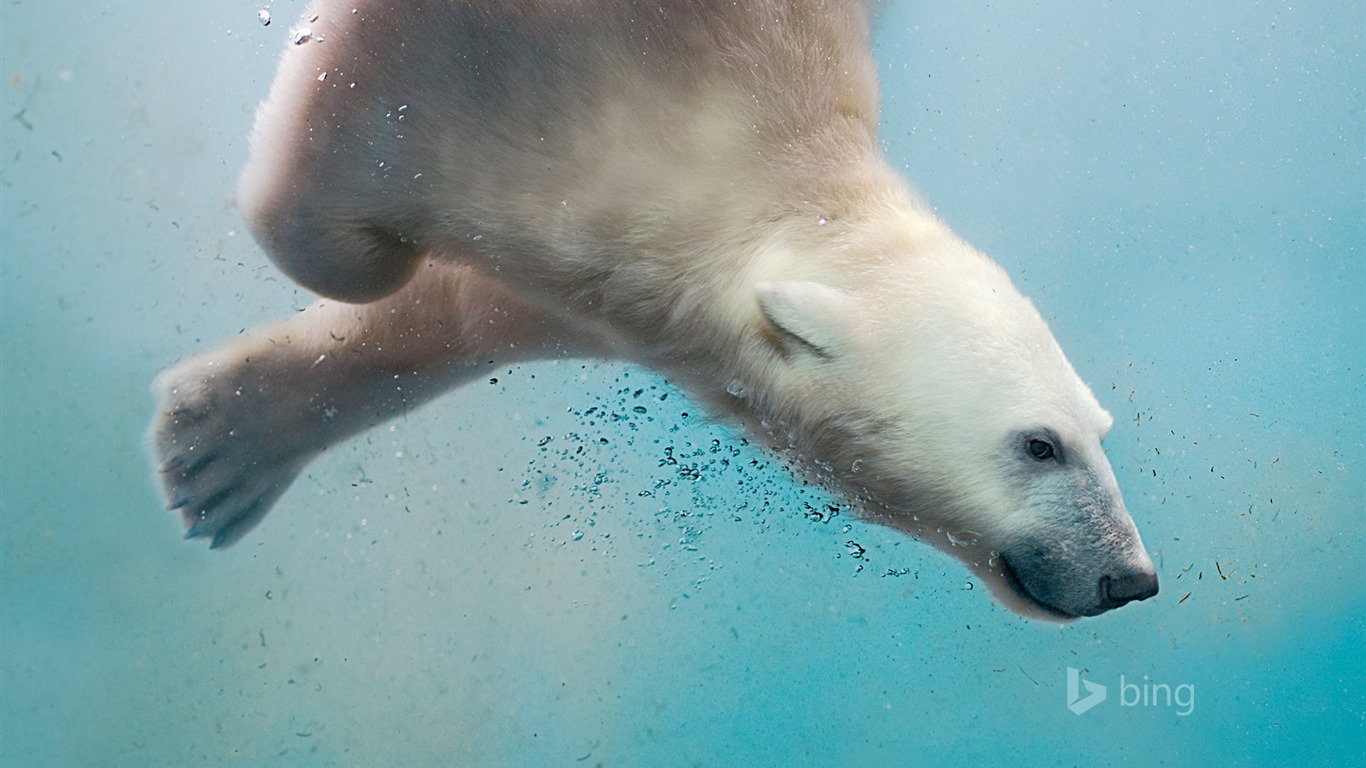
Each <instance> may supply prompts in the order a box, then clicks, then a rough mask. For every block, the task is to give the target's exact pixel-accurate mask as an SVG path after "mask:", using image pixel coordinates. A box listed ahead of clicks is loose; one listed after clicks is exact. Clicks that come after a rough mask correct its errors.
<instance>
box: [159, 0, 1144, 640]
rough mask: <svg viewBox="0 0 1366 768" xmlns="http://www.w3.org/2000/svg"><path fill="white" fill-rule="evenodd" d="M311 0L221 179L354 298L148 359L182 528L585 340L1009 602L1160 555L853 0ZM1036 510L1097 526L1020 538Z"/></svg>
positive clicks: (211, 533) (270, 495) (257, 217)
mask: <svg viewBox="0 0 1366 768" xmlns="http://www.w3.org/2000/svg"><path fill="white" fill-rule="evenodd" d="M353 9H354V12H353ZM307 13H308V15H310V16H312V15H316V16H317V17H318V19H317V20H316V21H315V22H312V24H311V28H312V30H313V33H314V36H315V38H317V37H322V38H323V39H324V40H325V42H309V43H305V44H303V45H298V46H291V47H290V48H289V50H288V51H287V53H286V56H285V58H284V61H283V63H282V64H281V67H280V72H279V75H278V77H277V80H276V83H275V85H274V87H273V88H272V89H271V93H270V98H269V99H268V100H267V102H266V103H265V104H264V105H263V106H262V108H261V110H260V113H259V116H258V120H257V125H256V129H255V132H254V135H253V141H252V158H251V161H250V163H249V164H248V166H247V169H246V171H245V172H244V174H243V177H242V183H241V186H240V188H239V200H240V203H241V207H242V210H243V212H244V214H245V215H246V217H247V220H248V222H249V224H250V225H251V227H252V229H253V232H254V233H255V234H256V235H257V237H258V239H259V240H260V241H261V243H262V244H263V246H264V247H266V249H267V250H268V251H269V252H270V253H271V255H272V257H273V258H274V259H275V260H276V262H277V263H278V264H279V265H280V266H281V268H282V269H284V271H285V272H287V273H288V274H290V275H291V276H293V277H294V278H296V279H297V280H299V281H300V282H301V283H302V284H303V285H305V286H306V287H309V288H312V289H314V290H317V291H319V292H320V293H322V294H324V295H328V296H332V297H334V298H337V299H341V300H345V301H355V302H361V304H360V305H356V306H350V305H345V304H339V303H337V302H334V301H329V300H323V301H322V302H319V304H318V305H316V306H315V307H313V308H310V309H309V310H308V311H306V312H304V313H302V314H301V315H299V316H297V317H295V318H291V319H290V320H287V321H285V322H284V323H281V324H279V325H276V326H272V327H270V328H266V329H260V330H257V331H254V332H253V333H252V334H249V335H248V337H247V338H245V339H242V340H238V341H235V342H233V343H230V344H228V345H226V346H224V347H222V348H219V349H218V350H214V351H211V352H209V353H207V354H206V355H205V356H202V357H199V358H195V359H192V360H189V361H187V362H184V363H181V364H180V365H179V366H177V367H175V368H173V369H171V370H170V371H168V372H166V373H164V374H163V375H162V376H161V377H160V378H159V379H158V383H157V389H158V392H159V394H160V397H161V399H162V403H163V405H162V416H161V417H160V418H159V419H158V420H157V422H156V423H155V424H154V425H153V431H152V440H153V443H154V449H155V451H156V452H157V454H158V456H159V458H160V461H161V463H162V469H163V471H162V478H163V484H164V486H165V488H166V492H167V495H168V499H169V501H170V503H171V506H172V507H173V508H176V509H179V510H181V512H182V514H183V515H184V516H185V518H186V520H187V523H188V525H189V526H190V535H192V536H206V537H209V538H211V539H212V540H213V543H214V544H215V545H221V544H228V543H231V542H232V541H234V540H235V539H237V538H238V537H240V536H241V535H242V534H243V533H245V532H246V530H247V529H249V528H250V527H251V526H252V525H254V524H255V523H256V522H257V521H258V520H259V519H260V517H261V516H262V515H264V514H265V512H266V510H268V509H269V507H270V505H271V504H272V503H273V502H274V501H275V499H276V498H278V496H279V494H280V493H281V492H282V491H283V490H284V488H286V487H287V486H288V484H289V482H290V481H291V480H292V479H293V477H294V475H295V474H296V473H297V472H298V470H299V469H300V468H301V467H302V466H303V465H304V464H305V463H306V462H307V461H308V460H309V459H310V458H311V457H312V456H313V455H315V454H316V453H317V452H318V451H320V450H322V449H323V448H324V447H326V446H327V445H329V444H332V443H334V442H336V441H338V440H341V439H344V438H345V437H348V436H350V435H352V434H355V433H356V432H359V431H361V430H362V429H364V428H366V427H368V426H370V425H372V424H374V423H377V422H379V421H381V420H383V419H385V418H388V417H390V416H392V415H394V414H396V413H398V412H401V411H402V410H404V409H407V408H411V407H413V406H414V405H417V404H419V403H421V402H425V401H426V400H428V399H430V398H431V397H434V396H435V395H436V394H439V393H440V392H442V391H444V390H446V389H449V388H450V387H453V386H456V385H458V384H459V383H461V382H462V381H464V380H467V379H468V378H470V377H471V376H473V375H475V374H476V372H477V368H478V365H479V364H480V361H484V360H486V359H492V358H494V357H497V358H499V359H500V361H506V360H508V359H531V358H536V357H547V356H555V355H565V354H593V355H600V356H610V357H622V358H627V359H632V360H636V361H639V362H642V363H644V364H646V365H650V366H653V367H655V368H657V369H658V370H660V371H662V372H663V373H665V374H666V375H668V376H669V377H671V378H673V379H675V380H676V381H678V382H679V383H681V384H682V385H683V386H685V387H686V388H687V389H688V390H689V392H691V393H692V394H693V395H694V396H696V397H697V398H699V399H701V400H703V401H705V402H707V403H709V404H710V405H711V406H713V407H714V408H715V409H716V410H717V411H719V412H720V413H723V414H728V415H730V416H731V417H733V418H735V419H737V420H739V421H741V422H743V423H745V424H747V425H748V426H750V427H751V428H752V429H755V430H756V431H759V432H760V433H761V434H762V436H763V437H765V438H766V439H768V440H769V442H771V443H773V444H774V447H775V448H776V449H778V450H780V451H782V452H783V453H784V454H785V455H787V456H789V457H790V458H792V460H793V461H794V462H795V463H796V464H797V465H798V466H799V467H801V469H802V470H803V471H805V472H807V473H808V474H810V475H811V476H812V477H814V478H815V479H817V480H818V481H819V482H822V483H825V484H827V485H829V486H831V487H832V488H834V489H835V490H837V491H839V492H841V493H843V494H844V495H845V496H846V497H847V498H848V499H850V500H851V501H852V502H854V503H855V504H857V505H859V506H860V508H861V509H863V510H864V511H865V512H866V513H867V514H868V515H870V516H872V517H874V518H875V519H878V520H879V521H882V522H885V523H887V524H889V525H893V526H896V527H899V528H901V529H903V530H906V531H908V532H911V533H913V534H915V535H918V536H922V537H924V538H926V539H927V540H929V541H931V542H932V543H935V544H937V545H939V546H941V547H943V548H945V549H946V550H947V551H949V552H951V553H952V554H954V555H956V556H958V557H960V558H961V559H963V560H964V561H965V562H966V563H968V565H969V566H970V567H972V568H973V569H974V570H975V571H976V572H978V573H979V574H980V575H982V576H983V578H985V579H987V580H988V582H989V583H990V584H992V586H993V587H994V588H996V591H997V593H998V594H999V595H1001V597H1002V599H1003V600H1005V601H1006V602H1007V604H1009V605H1011V607H1013V608H1016V609H1017V610H1020V611H1022V612H1026V613H1030V614H1043V615H1051V616H1053V617H1068V616H1074V615H1082V614H1087V613H1093V612H1099V611H1100V610H1104V609H1106V607H1113V606H1108V605H1100V604H1098V603H1096V601H1097V600H1098V599H1100V601H1101V602H1102V603H1103V602H1104V600H1103V594H1102V598H1096V596H1095V594H1094V593H1095V592H1096V589H1097V587H1096V584H1097V583H1101V584H1102V586H1101V587H1099V589H1100V590H1101V592H1102V593H1103V592H1104V590H1105V589H1106V587H1105V586H1103V585H1104V583H1108V582H1104V578H1105V576H1106V575H1109V574H1112V573H1117V572H1118V571H1116V569H1119V570H1121V571H1122V570H1124V569H1128V571H1129V572H1133V571H1143V572H1145V573H1146V572H1150V571H1151V563H1150V561H1148V560H1147V555H1146V554H1145V553H1144V552H1143V549H1142V545H1141V542H1140V541H1139V539H1138V535H1137V532H1136V531H1134V530H1133V525H1132V523H1131V522H1129V519H1128V516H1127V514H1126V513H1125V512H1124V509H1123V504H1122V502H1121V501H1120V500H1119V495H1118V490H1117V488H1115V486H1114V481H1113V475H1112V474H1111V473H1110V470H1109V465H1108V463H1107V462H1106V461H1105V457H1104V455H1103V453H1102V452H1101V449H1100V439H1101V437H1103V435H1104V433H1105V431H1106V430H1107V429H1108V427H1109V422H1110V418H1109V416H1108V415H1107V414H1106V413H1105V412H1104V411H1103V410H1102V409H1101V408H1100V406H1099V405H1098V404H1097V402H1096V400H1095V398H1094V397H1093V396H1092V395H1091V393H1090V391H1089V390H1088V389H1087V388H1086V386H1085V385H1084V384H1083V383H1082V382H1081V381H1080V380H1079V379H1078V378H1077V376H1076V374H1075V373H1074V372H1073V370H1072V368H1071V366H1070V365H1069V364H1068V363H1067V361H1066V359H1065V358H1064V357H1063V354H1062V352H1061V351H1060V350H1059V348H1058V346H1057V344H1056V343H1055V342H1054V340H1053V337H1052V335H1051V334H1050V333H1049V331H1048V328H1047V327H1046V325H1045V324H1044V322H1043V320H1042V319H1041V318H1040V317H1039V315H1038V313H1037V312H1036V311H1035V310H1034V308H1033V307H1032V305H1031V304H1030V303H1029V301H1028V300H1026V299H1025V298H1023V297H1022V296H1021V295H1020V294H1019V292H1018V291H1017V290H1016V289H1015V288H1014V286H1013V285H1012V284H1011V282H1010V280H1009V279H1008V277H1007V276H1006V275H1005V273H1004V272H1003V271H1002V270H1001V269H1000V268H999V267H997V266H996V265H995V264H994V263H992V262H991V261H990V260H988V259H987V258H986V257H985V256H983V255H982V254H980V253H979V252H977V251H976V250H974V249H973V248H972V247H971V246H969V245H967V244H966V243H964V242H963V241H962V240H960V239H959V238H958V237H956V236H955V235H954V234H953V233H952V232H950V231H949V230H948V228H947V227H946V226H944V224H943V223H942V222H940V221H939V220H938V219H936V218H935V217H934V216H933V215H932V214H931V213H930V212H929V211H928V210H927V209H926V208H925V207H924V206H923V205H922V204H921V203H920V202H919V201H918V200H917V199H916V198H915V197H914V196H913V195H912V193H911V192H910V191H909V189H908V188H907V187H906V185H905V184H904V183H903V182H902V181H901V180H900V179H899V178H897V176H896V175H895V174H894V173H893V172H892V171H891V170H890V169H889V168H888V167H887V166H886V164H885V162H884V161H883V159H882V157H881V153H880V149H879V145H878V140H877V135H876V122H877V94H876V86H875V82H874V67H873V64H872V61H871V57H870V55H869V52H868V41H867V29H866V25H867V19H866V13H867V11H866V8H865V5H864V4H863V3H862V2H857V1H856V0H788V1H787V2H782V1H780V0H756V1H755V2H750V3H732V2H729V1H728V0H725V1H723V0H694V1H693V2H687V1H685V0H665V1H664V2H652V3H648V4H645V3H641V4H637V3H632V2H628V1H627V0H581V1H571V0H521V1H520V2H508V1H507V0H466V1H465V2H460V1H459V0H449V1H448V2H428V3H417V2H415V1H414V2H405V1H404V0H387V1H384V0H351V1H350V2H340V1H339V0H338V1H334V0H319V1H318V2H315V3H314V4H313V5H312V6H311V7H310V9H309V11H308V12H307ZM415 273H416V274H415ZM367 302H368V303H367ZM571 340H572V344H571V343H570V341H571ZM395 372H397V373H399V374H400V377H401V380H402V381H401V383H400V384H398V385H395V383H394V377H393V374H394V373H395ZM734 382H739V383H740V384H741V387H739V388H737V387H736V386H735V385H734ZM733 392H740V393H741V394H739V395H736V394H732V393H733ZM1036 428H1047V429H1049V430H1052V432H1051V433H1050V434H1054V435H1056V436H1058V438H1060V439H1061V440H1062V441H1063V443H1064V444H1065V446H1066V449H1067V453H1066V455H1067V456H1068V457H1071V458H1072V459H1073V461H1072V462H1071V463H1067V464H1065V465H1063V464H1059V470H1058V471H1057V472H1052V471H1051V470H1050V469H1048V468H1047V467H1043V466H1042V465H1040V466H1035V465H1033V464H1030V463H1029V462H1028V461H1024V460H1023V459H1022V458H1021V455H1022V454H1020V453H1019V451H1016V450H1015V448H1017V447H1020V446H1024V445H1026V443H1025V442H1021V441H1022V440H1024V439H1025V438H1017V437H1012V436H1013V435H1017V434H1021V435H1022V434H1025V433H1026V432H1028V431H1029V430H1033V429H1036ZM1012 440H1014V441H1015V442H1012ZM1016 443H1020V445H1019V446H1016ZM1012 446H1013V447H1012ZM1020 450H1024V448H1020ZM1064 466H1065V469H1066V471H1064ZM1064 520H1074V521H1082V522H1079V523H1076V522H1074V523H1063V522H1059V521H1064ZM1088 520H1089V521H1092V522H1093V523H1094V524H1095V528H1096V530H1095V531H1092V530H1090V528H1091V527H1092V523H1088V522H1085V521H1088ZM1055 528H1056V530H1054V529H1055ZM1044 532H1048V533H1049V535H1052V536H1054V537H1055V538H1061V539H1066V540H1068V541H1074V540H1075V542H1080V543H1078V544H1077V546H1078V547H1080V549H1081V550H1084V551H1083V552H1081V554H1080V555H1078V556H1077V557H1076V558H1074V559H1073V560H1072V561H1067V560H1065V559H1064V560H1057V559H1056V558H1053V557H1052V556H1051V555H1050V556H1047V557H1044V556H1042V555H1038V556H1036V555H1037V552H1040V551H1042V550H1039V548H1037V547H1035V548H1034V549H1031V550H1030V552H1031V553H1034V554H1029V553H1023V550H1021V554H1018V555H1017V554H1014V552H1015V551H1014V550H1012V549H1011V548H1012V547H1014V546H1016V543H1017V542H1021V541H1034V540H1035V539H1036V538H1038V537H1039V536H1041V535H1042V534H1043V533H1044ZM950 534H951V535H952V540H950V538H949V535H950ZM1069 546H1070V545H1069ZM1045 549H1046V548H1045ZM1093 550H1094V551H1093ZM1007 554H1009V555H1010V557H1011V558H1012V559H1014V560H1016V562H1020V561H1022V560H1028V561H1030V562H1029V563H1028V567H1025V568H1023V569H1021V568H1017V569H1016V571H1015V572H1012V571H1010V569H1008V568H1003V567H1002V566H1001V565H1000V563H999V562H997V561H998V559H1004V557H1005V555H1007ZM1045 554H1046V553H1045ZM1040 557H1042V559H1039V558H1040ZM1026 576H1027V577H1028V578H1025V577H1026ZM1017 577H1018V578H1017ZM1012 579H1015V581H1012ZM1020 582H1024V586H1023V587H1021V586H1020ZM1154 583H1155V582H1154ZM1076 585H1080V586H1076ZM1074 586H1076V589H1075V590H1073V591H1068V590H1071V589H1072V587H1074ZM1065 592H1066V595H1065V596H1064V593H1065ZM1074 593H1075V594H1074ZM1145 596H1146V595H1145ZM1055 597H1056V598H1057V599H1056V600H1054V598H1055ZM1059 601H1061V602H1059ZM1111 602H1114V601H1111Z"/></svg>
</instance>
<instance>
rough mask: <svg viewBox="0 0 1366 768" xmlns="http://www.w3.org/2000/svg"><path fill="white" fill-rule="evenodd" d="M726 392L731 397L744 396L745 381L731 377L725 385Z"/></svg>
mask: <svg viewBox="0 0 1366 768" xmlns="http://www.w3.org/2000/svg"><path fill="white" fill-rule="evenodd" d="M726 394H728V395H730V396H731V397H744V396H745V383H744V382H743V381H740V380H739V379H731V380H730V383H729V384H727V385H726Z"/></svg>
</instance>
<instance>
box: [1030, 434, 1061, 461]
mask: <svg viewBox="0 0 1366 768" xmlns="http://www.w3.org/2000/svg"><path fill="white" fill-rule="evenodd" d="M1025 449H1026V450H1028V451H1029V455H1030V456H1033V457H1034V458H1036V459H1038V460H1039V461H1048V460H1049V459H1051V458H1053V457H1054V456H1055V455H1057V453H1056V452H1055V451H1054V450H1053V444H1052V443H1050V442H1048V441H1047V440H1040V439H1038V438H1033V439H1031V440H1030V441H1029V442H1028V443H1026V444H1025Z"/></svg>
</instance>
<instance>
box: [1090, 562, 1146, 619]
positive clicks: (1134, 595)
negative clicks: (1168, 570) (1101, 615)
mask: <svg viewBox="0 0 1366 768" xmlns="http://www.w3.org/2000/svg"><path fill="white" fill-rule="evenodd" d="M1155 594H1157V573H1156V572H1154V571H1150V570H1147V569H1143V570H1133V571H1121V572H1119V573H1116V574H1113V575H1110V576H1102V577H1101V578H1100V602H1101V605H1103V606H1104V607H1105V610H1107V611H1108V610H1110V609H1111V608H1118V607H1120V606H1121V605H1124V604H1125V603H1132V602H1133V601H1135V600H1147V599H1148V598H1150V597H1152V596H1153V595H1155Z"/></svg>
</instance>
